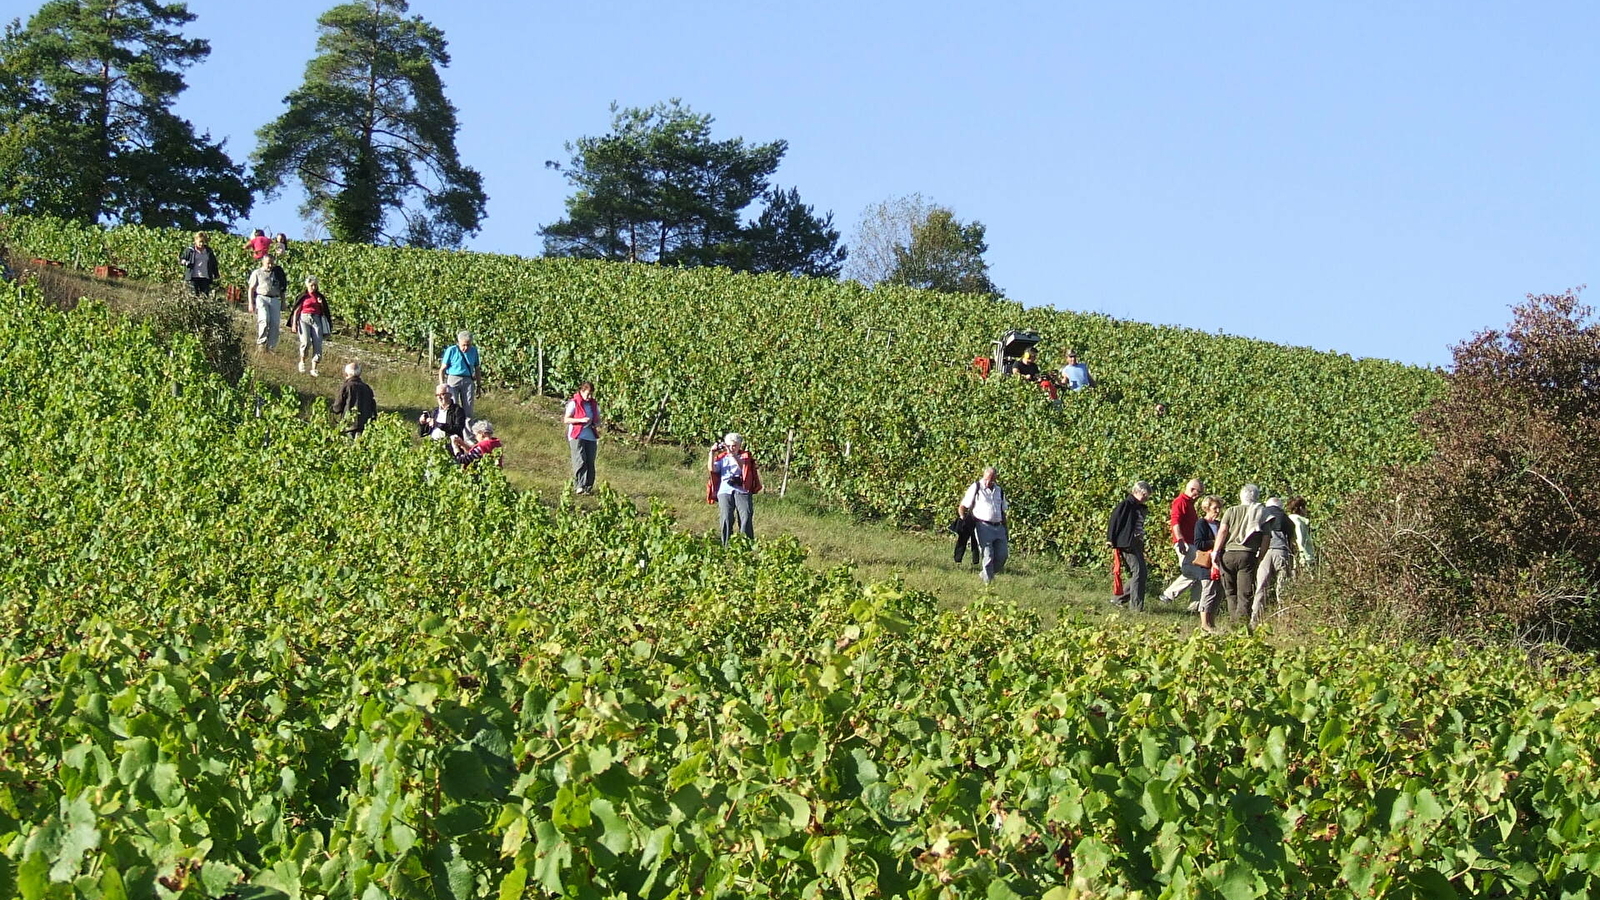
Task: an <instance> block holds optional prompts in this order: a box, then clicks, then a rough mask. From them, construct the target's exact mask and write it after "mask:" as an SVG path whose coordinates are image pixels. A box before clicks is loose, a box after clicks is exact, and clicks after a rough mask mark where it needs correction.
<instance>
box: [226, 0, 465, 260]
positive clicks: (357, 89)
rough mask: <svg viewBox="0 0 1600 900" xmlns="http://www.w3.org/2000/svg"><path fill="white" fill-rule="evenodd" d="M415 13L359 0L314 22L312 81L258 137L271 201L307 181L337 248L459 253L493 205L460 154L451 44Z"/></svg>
mask: <svg viewBox="0 0 1600 900" xmlns="http://www.w3.org/2000/svg"><path fill="white" fill-rule="evenodd" d="M407 10H408V6H407V4H406V2H405V0H357V2H351V3H344V4H340V5H339V6H336V7H334V8H333V9H330V10H328V11H327V12H326V13H324V14H323V15H322V16H321V18H319V19H318V20H317V26H318V29H319V36H318V38H317V55H316V56H315V57H313V58H312V60H311V61H310V62H309V63H308V64H307V65H306V74H305V80H304V82H303V83H302V84H301V86H300V87H299V88H298V89H296V90H295V91H294V92H293V93H291V94H290V95H289V96H288V97H286V98H285V99H284V103H285V104H286V105H287V106H288V109H287V110H286V111H285V112H284V113H283V115H281V116H279V117H278V118H277V119H276V120H274V121H272V122H270V123H268V124H267V125H266V126H264V127H263V128H262V129H261V130H260V131H259V132H258V133H257V137H258V138H259V139H260V146H259V147H258V148H257V150H256V153H255V157H254V159H255V164H256V168H255V174H256V177H257V178H258V179H259V181H260V184H261V185H262V187H264V188H265V189H267V190H269V191H276V190H278V189H279V188H281V187H282V185H283V184H284V183H285V182H286V181H288V180H290V179H293V180H296V181H298V182H299V183H300V185H301V187H302V188H304V190H305V192H306V203H305V206H304V207H303V209H302V212H303V213H305V214H306V215H309V216H314V217H317V218H320V219H321V220H322V221H323V222H325V223H326V225H327V227H328V231H329V233H330V234H331V235H332V236H333V237H334V238H336V239H337V240H341V241H354V242H361V243H376V242H380V241H384V240H388V241H395V242H403V243H408V244H414V245H419V246H456V245H459V244H460V243H461V241H462V239H463V238H465V237H466V236H468V235H470V234H473V233H475V232H476V231H477V230H478V227H479V224H480V223H481V222H482V220H483V218H484V215H485V213H484V206H485V204H486V203H487V202H488V198H487V197H486V196H485V194H484V192H483V176H482V175H480V174H479V173H478V172H477V171H476V170H474V169H471V168H469V167H467V166H464V165H462V163H461V160H460V158H459V156H458V154H457V152H456V130H457V123H456V109H455V107H454V106H452V105H451V103H450V101H449V100H448V99H446V97H445V95H444V84H443V82H442V81H441V80H440V78H439V69H441V68H444V67H447V66H448V65H449V64H450V56H449V54H448V53H447V52H446V43H445V39H444V33H443V32H442V31H440V30H439V29H438V28H436V27H434V26H433V25H430V24H429V23H428V22H426V21H424V20H423V18H422V17H421V16H412V17H410V18H407V17H406V15H405V14H406V12H407ZM395 219H397V220H398V221H395Z"/></svg>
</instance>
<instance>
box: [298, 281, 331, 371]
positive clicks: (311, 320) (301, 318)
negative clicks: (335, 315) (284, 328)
mask: <svg viewBox="0 0 1600 900" xmlns="http://www.w3.org/2000/svg"><path fill="white" fill-rule="evenodd" d="M289 330H290V331H292V332H294V333H295V334H298V335H299V336H300V365H299V369H300V371H302V372H304V371H305V370H306V350H307V349H309V350H310V351H311V377H312V378H316V377H317V375H318V373H317V364H318V363H320V362H322V342H323V341H324V340H325V339H326V338H327V337H328V334H329V332H331V331H333V320H332V313H331V312H330V309H329V306H328V298H327V297H324V296H323V295H322V292H321V291H320V290H317V276H315V275H312V276H309V277H307V278H306V290H305V293H303V294H301V295H300V297H299V299H297V300H295V302H294V310H293V311H292V312H290V313H289Z"/></svg>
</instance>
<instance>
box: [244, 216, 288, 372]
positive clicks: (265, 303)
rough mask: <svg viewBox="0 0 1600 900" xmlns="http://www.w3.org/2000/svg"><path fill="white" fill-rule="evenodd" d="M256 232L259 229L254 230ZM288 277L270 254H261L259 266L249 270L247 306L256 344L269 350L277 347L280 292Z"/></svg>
mask: <svg viewBox="0 0 1600 900" xmlns="http://www.w3.org/2000/svg"><path fill="white" fill-rule="evenodd" d="M256 233H257V234H259V233H260V232H259V231H257V232H256ZM288 287H289V278H288V276H286V275H284V274H283V269H282V268H280V267H279V266H278V261H277V260H276V259H274V258H273V256H272V254H270V253H269V254H267V255H265V256H263V257H261V266H260V268H257V269H256V270H255V271H254V272H251V273H250V285H249V295H250V298H249V303H248V305H247V308H248V309H249V310H250V312H252V313H255V316H256V347H257V348H266V349H267V350H271V349H273V348H274V347H277V346H278V324H279V322H280V321H281V319H282V314H283V310H282V306H283V292H284V290H285V289H287V288H288Z"/></svg>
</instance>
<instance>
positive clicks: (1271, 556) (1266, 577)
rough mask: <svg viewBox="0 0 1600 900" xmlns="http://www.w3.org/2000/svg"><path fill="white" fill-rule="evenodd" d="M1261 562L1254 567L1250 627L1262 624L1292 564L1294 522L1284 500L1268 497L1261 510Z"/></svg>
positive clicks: (1276, 598)
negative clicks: (1253, 598)
mask: <svg viewBox="0 0 1600 900" xmlns="http://www.w3.org/2000/svg"><path fill="white" fill-rule="evenodd" d="M1261 534H1262V540H1261V543H1262V546H1261V563H1260V565H1258V566H1257V567H1256V588H1255V591H1256V596H1255V603H1253V604H1252V605H1251V607H1250V627H1252V628H1254V627H1256V626H1257V625H1260V624H1261V619H1262V618H1263V617H1265V616H1266V610H1267V603H1268V602H1269V601H1273V602H1276V601H1277V600H1278V592H1279V591H1280V590H1281V589H1282V585H1283V579H1284V578H1286V577H1287V576H1288V574H1289V567H1290V566H1292V565H1294V555H1295V550H1296V549H1297V548H1296V547H1295V539H1294V538H1295V535H1294V522H1293V521H1291V520H1290V519H1289V514H1288V513H1286V512H1284V510H1283V498H1281V497H1270V498H1268V499H1267V502H1266V504H1265V505H1264V506H1263V507H1262V509H1261Z"/></svg>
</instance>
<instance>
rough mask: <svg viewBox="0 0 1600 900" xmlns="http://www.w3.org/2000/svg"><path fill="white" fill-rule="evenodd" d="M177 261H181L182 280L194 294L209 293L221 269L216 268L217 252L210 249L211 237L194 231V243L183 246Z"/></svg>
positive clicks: (202, 232)
mask: <svg viewBox="0 0 1600 900" xmlns="http://www.w3.org/2000/svg"><path fill="white" fill-rule="evenodd" d="M178 262H180V263H183V269H184V276H183V280H184V281H185V282H187V283H188V285H189V290H190V291H192V292H193V293H194V295H195V296H197V297H198V296H200V295H201V294H209V293H211V284H212V283H213V282H215V281H216V280H217V276H218V275H220V274H221V270H219V269H218V268H217V254H216V253H214V252H212V250H211V238H210V237H209V236H208V235H207V234H206V233H205V232H204V231H196V232H195V233H194V244H192V245H191V246H188V247H185V248H183V252H182V253H180V254H178Z"/></svg>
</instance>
